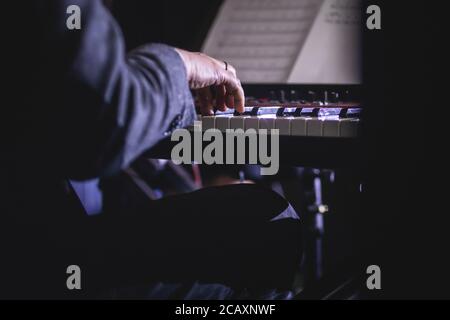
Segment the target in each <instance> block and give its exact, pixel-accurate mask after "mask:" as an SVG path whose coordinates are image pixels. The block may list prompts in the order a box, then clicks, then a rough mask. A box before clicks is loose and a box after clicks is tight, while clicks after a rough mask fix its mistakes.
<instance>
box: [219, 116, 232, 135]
mask: <svg viewBox="0 0 450 320" xmlns="http://www.w3.org/2000/svg"><path fill="white" fill-rule="evenodd" d="M232 117H233V116H232V115H224V116H217V117H216V129H217V130H220V131H222V132H225V130H227V129H230V119H231V118H232Z"/></svg>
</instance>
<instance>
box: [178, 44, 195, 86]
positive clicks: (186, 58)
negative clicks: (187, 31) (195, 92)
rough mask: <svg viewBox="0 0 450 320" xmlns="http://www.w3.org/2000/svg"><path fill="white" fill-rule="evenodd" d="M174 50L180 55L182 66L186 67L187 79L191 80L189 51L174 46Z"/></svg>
mask: <svg viewBox="0 0 450 320" xmlns="http://www.w3.org/2000/svg"><path fill="white" fill-rule="evenodd" d="M175 51H176V52H177V53H178V55H179V56H180V58H181V60H182V61H183V63H184V68H185V69H186V76H187V80H188V81H190V80H191V74H192V71H191V67H190V66H191V63H190V57H189V52H188V51H185V50H182V49H178V48H175Z"/></svg>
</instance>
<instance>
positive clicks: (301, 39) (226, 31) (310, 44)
mask: <svg viewBox="0 0 450 320" xmlns="http://www.w3.org/2000/svg"><path fill="white" fill-rule="evenodd" d="M358 3H359V0H225V1H224V3H223V5H222V7H221V9H220V11H219V13H218V16H217V18H216V20H215V22H214V24H213V26H212V28H211V30H210V32H209V34H208V36H207V39H206V41H205V43H204V46H203V51H204V52H205V53H207V54H209V55H211V56H213V57H216V58H217V59H220V60H224V61H227V62H229V63H231V64H233V65H234V66H235V67H236V69H237V70H238V74H239V78H240V79H241V81H242V82H243V83H359V81H360V74H359V73H360V72H359V59H360V51H359V45H360V44H359V34H358V30H359V27H358V25H357V22H355V21H356V20H357V18H358V17H357V13H359V11H358V10H359V9H355V8H358V7H357V6H358Z"/></svg>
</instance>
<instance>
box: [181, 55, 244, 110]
mask: <svg viewBox="0 0 450 320" xmlns="http://www.w3.org/2000/svg"><path fill="white" fill-rule="evenodd" d="M176 51H177V52H178V53H179V54H180V56H181V58H182V60H183V61H184V64H185V66H186V72H187V77H188V81H189V86H190V88H191V89H195V90H197V92H198V95H199V96H198V98H199V103H200V112H201V114H202V115H212V114H213V113H214V111H213V110H214V107H216V108H217V109H218V110H221V111H225V110H226V109H227V107H228V108H234V109H236V111H238V112H244V103H245V96H244V90H243V89H242V85H241V82H240V81H239V79H238V78H237V77H236V70H235V69H234V67H233V66H231V65H229V64H228V68H227V70H226V69H225V68H226V64H225V62H223V61H219V60H216V59H214V58H211V57H209V56H207V55H206V54H203V53H199V52H188V51H185V50H181V49H176ZM210 87H214V88H215V92H216V97H215V101H214V99H213V96H212V93H211V90H210ZM214 102H215V103H214Z"/></svg>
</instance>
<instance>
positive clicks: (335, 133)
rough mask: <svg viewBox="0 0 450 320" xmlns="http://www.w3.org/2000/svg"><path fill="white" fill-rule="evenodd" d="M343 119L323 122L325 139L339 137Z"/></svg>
mask: <svg viewBox="0 0 450 320" xmlns="http://www.w3.org/2000/svg"><path fill="white" fill-rule="evenodd" d="M341 121H342V119H329V120H325V121H324V122H323V136H324V137H333V138H337V137H339V125H340V122H341Z"/></svg>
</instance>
